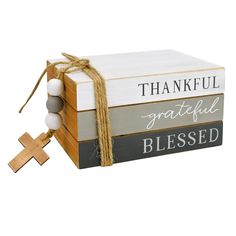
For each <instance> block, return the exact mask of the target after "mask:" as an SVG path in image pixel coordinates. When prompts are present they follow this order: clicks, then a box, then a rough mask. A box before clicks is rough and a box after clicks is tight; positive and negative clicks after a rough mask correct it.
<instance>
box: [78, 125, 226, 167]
mask: <svg viewBox="0 0 236 236" xmlns="http://www.w3.org/2000/svg"><path fill="white" fill-rule="evenodd" d="M222 134H223V122H221V121H219V122H214V123H208V124H202V125H196V126H185V127H182V128H174V129H168V130H162V131H150V132H145V133H139V134H132V135H124V136H117V137H113V154H114V162H115V163H119V162H124V161H131V160H136V159H141V158H147V157H153V156H161V155H165V154H170V153H177V152H184V151H189V150H195V149H200V148H207V147H213V146H219V145H221V144H222ZM78 145H79V166H80V168H87V167H93V166H99V165H100V154H99V147H98V141H97V140H91V141H84V142H80V143H79V144H78Z"/></svg>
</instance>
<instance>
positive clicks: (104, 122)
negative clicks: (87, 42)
mask: <svg viewBox="0 0 236 236" xmlns="http://www.w3.org/2000/svg"><path fill="white" fill-rule="evenodd" d="M62 55H63V56H64V57H65V58H67V59H68V61H58V62H55V63H51V64H49V65H48V66H47V67H46V68H45V69H44V71H43V72H42V74H41V75H40V77H39V79H38V81H37V83H36V85H35V87H34V88H33V90H32V92H31V94H30V95H29V97H28V99H27V100H26V102H25V104H24V105H23V106H22V107H21V109H20V110H19V112H20V113H21V112H22V110H23V109H24V107H25V106H26V104H27V103H28V102H29V100H30V99H31V98H32V96H33V95H34V93H35V91H36V90H37V88H38V86H39V84H40V82H41V80H42V79H43V77H44V75H45V74H46V73H47V69H48V68H49V67H54V66H56V65H64V66H63V67H62V68H60V69H59V70H58V76H57V78H58V79H61V80H63V79H64V74H65V73H72V72H75V71H79V70H81V71H83V72H84V73H86V74H87V75H88V76H89V77H90V78H91V79H92V80H93V83H94V90H95V100H96V118H97V131H98V142H99V147H100V158H101V166H110V165H112V164H113V152H112V134H111V124H110V118H109V110H108V104H107V95H106V85H105V80H104V78H103V77H102V75H101V74H100V73H99V72H98V71H97V70H96V69H95V68H94V67H93V66H91V64H90V62H89V60H87V59H79V58H78V57H76V56H72V55H69V54H67V53H62ZM53 134H54V131H53V130H48V132H47V137H49V138H50V137H52V136H53Z"/></svg>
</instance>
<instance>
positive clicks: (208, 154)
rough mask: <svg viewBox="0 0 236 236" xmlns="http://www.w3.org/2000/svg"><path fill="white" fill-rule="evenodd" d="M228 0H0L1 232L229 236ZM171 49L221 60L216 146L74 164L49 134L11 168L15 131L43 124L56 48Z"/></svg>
mask: <svg viewBox="0 0 236 236" xmlns="http://www.w3.org/2000/svg"><path fill="white" fill-rule="evenodd" d="M234 4H235V1H234V0H232V1H230V0H224V1H217V0H214V1H211V0H197V1H191V0H179V1H175V0H173V1H170V0H164V1H157V0H154V1H149V0H145V1H138V0H136V1H129V0H124V1H123V0H119V1H112V0H109V1H105V0H99V1H89V0H84V1H81V0H74V1H73V0H67V1H60V0H57V1H50V0H40V1H32V0H21V1H18V0H6V1H1V2H0V53H1V56H0V65H1V68H0V70H1V90H0V96H1V118H0V120H1V135H0V145H1V148H0V150H1V155H0V235H2V236H9V235H20V236H21V235H22V236H29V235H30V236H32V235H34V236H39V235H40V236H42V235H68V236H74V235H83V236H86V235H93V236H96V235H102V236H106V235H109V236H110V235H114V236H116V235H119V236H121V235H148V236H150V235H155V236H156V235H181V236H184V235H188V236H189V235H207V236H208V235H214V236H216V235H227V236H231V235H234V236H235V235H236V155H235V131H236V128H235V102H236V101H235V94H236V78H235V70H236V59H235V58H236V34H235V29H236V28H235V22H236V13H235V9H236V6H235V5H234ZM169 48H170V49H176V50H179V51H182V52H184V53H187V54H190V55H193V56H196V57H200V58H202V59H205V60H209V61H211V62H213V63H216V64H220V65H222V66H225V67H226V100H225V117H224V118H225V119H224V121H225V123H224V145H223V146H222V147H217V148H211V149H205V150H199V151H192V152H187V153H180V154H174V155H168V156H164V157H158V158H150V159H146V160H139V161H133V162H129V163H122V164H117V165H115V166H113V167H109V168H101V167H97V168H91V169H86V170H78V169H76V167H75V166H74V165H73V164H72V162H71V161H70V159H69V158H68V156H67V155H66V154H65V152H64V151H63V149H62V148H61V147H60V146H59V144H58V143H57V142H56V140H55V139H53V141H52V142H51V143H50V144H49V145H48V146H47V147H46V148H45V150H46V151H47V153H48V154H49V155H50V156H51V159H50V160H49V161H48V162H47V163H45V165H43V166H42V167H40V166H39V165H38V164H37V162H36V161H34V160H32V161H30V163H28V164H27V166H25V167H24V168H23V169H22V170H21V171H19V172H18V173H17V174H14V173H13V172H12V171H11V169H10V168H9V167H8V166H7V163H8V161H9V160H10V159H12V158H13V157H14V156H15V155H16V154H17V153H18V152H19V151H20V150H21V148H22V147H21V145H20V144H19V143H18V141H17V139H18V137H19V136H20V135H21V134H22V133H24V132H25V131H28V132H29V133H30V134H31V135H32V136H33V137H35V136H37V135H38V134H39V133H40V132H42V131H46V126H45V125H44V117H45V115H46V112H47V111H46V108H45V101H46V79H45V80H44V81H43V83H42V84H41V85H40V88H39V89H38V91H37V92H36V94H35V96H34V97H33V99H32V101H31V102H30V104H29V105H28V106H27V107H26V110H25V111H24V112H23V114H21V115H19V114H18V113H17V111H18V109H19V108H20V106H21V105H22V103H23V102H24V101H25V99H26V97H27V96H28V94H29V92H30V90H31V89H32V87H33V85H34V83H35V82H36V80H37V77H38V76H39V74H40V73H41V71H42V70H43V68H44V66H45V61H46V59H49V58H58V57H60V53H61V52H63V51H65V52H68V53H72V54H76V55H78V56H80V55H96V54H107V53H120V52H132V51H144V50H157V49H169Z"/></svg>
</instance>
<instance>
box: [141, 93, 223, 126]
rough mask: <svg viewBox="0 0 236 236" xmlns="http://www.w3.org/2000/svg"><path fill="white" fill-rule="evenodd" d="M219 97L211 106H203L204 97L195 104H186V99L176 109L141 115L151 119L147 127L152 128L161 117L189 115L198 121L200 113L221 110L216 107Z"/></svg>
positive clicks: (169, 117)
mask: <svg viewBox="0 0 236 236" xmlns="http://www.w3.org/2000/svg"><path fill="white" fill-rule="evenodd" d="M219 99H220V98H219V97H217V98H215V100H214V101H213V102H212V104H211V105H210V107H203V105H204V104H203V103H204V101H203V100H202V99H201V100H198V101H197V102H196V104H195V106H191V105H188V104H186V101H183V102H182V103H180V104H177V105H175V106H174V108H175V109H170V110H167V111H165V112H157V113H150V114H148V115H143V116H141V118H148V119H150V121H149V123H148V124H147V126H146V129H152V128H153V126H154V125H155V124H156V121H157V120H160V119H171V120H174V119H176V118H178V117H184V116H189V115H191V116H192V119H193V121H194V122H197V121H198V117H199V115H203V114H214V113H215V112H217V111H219V109H218V108H216V106H217V104H218V102H219Z"/></svg>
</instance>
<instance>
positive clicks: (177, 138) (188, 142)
mask: <svg viewBox="0 0 236 236" xmlns="http://www.w3.org/2000/svg"><path fill="white" fill-rule="evenodd" d="M219 137H220V131H219V130H218V128H211V129H200V130H198V131H194V130H193V131H189V132H187V133H184V132H181V133H179V134H175V133H173V134H169V135H167V136H164V137H163V136H157V137H155V138H145V139H143V154H145V153H150V152H161V151H165V150H171V149H176V148H186V146H194V145H204V144H206V143H214V142H216V141H217V140H218V138H219Z"/></svg>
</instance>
